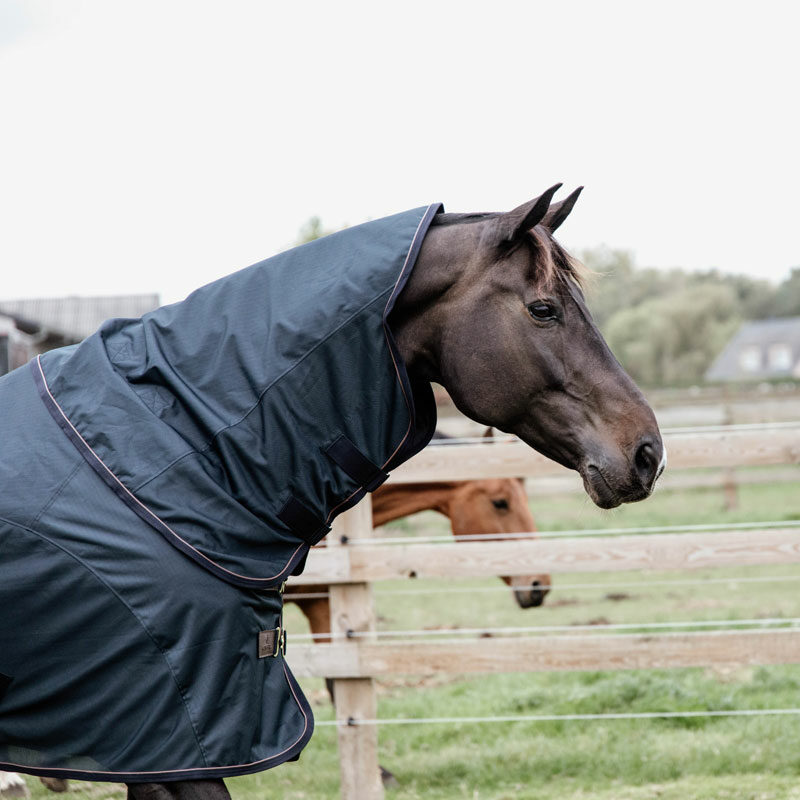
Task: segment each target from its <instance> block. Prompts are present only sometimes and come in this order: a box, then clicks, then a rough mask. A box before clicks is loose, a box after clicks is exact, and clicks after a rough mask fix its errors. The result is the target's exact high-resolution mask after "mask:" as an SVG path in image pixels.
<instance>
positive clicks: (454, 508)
mask: <svg viewBox="0 0 800 800" xmlns="http://www.w3.org/2000/svg"><path fill="white" fill-rule="evenodd" d="M446 513H447V516H448V517H450V525H451V527H452V529H453V534H454V535H455V536H457V537H460V538H463V539H468V538H469V537H470V536H480V535H482V534H504V533H508V534H512V533H528V532H531V533H532V532H533V531H535V530H536V523H535V522H534V519H533V515H532V514H531V510H530V507H529V506H528V496H527V494H526V493H525V486H524V483H523V481H522V480H521V479H520V478H490V479H487V480H475V481H463V482H461V483H457V484H454V485H453V489H452V492H451V496H450V498H449V501H448V508H447V512H446ZM493 538H496V539H498V540H500V539H502V538H503V537H502V535H500V536H497V537H493ZM532 538H535V537H532ZM503 580H504V581H505V582H506V583H507V584H508V585H509V586H510V587H511V588H512V589H513V590H514V599H515V600H516V601H517V603H518V604H519V606H520V607H521V608H532V607H534V606H540V605H542V603H543V602H544V598H545V596H546V595H547V593H548V592H549V591H550V576H549V575H547V574H542V575H515V576H513V577H507V576H503Z"/></svg>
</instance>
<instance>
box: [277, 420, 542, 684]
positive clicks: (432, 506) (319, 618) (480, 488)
mask: <svg viewBox="0 0 800 800" xmlns="http://www.w3.org/2000/svg"><path fill="white" fill-rule="evenodd" d="M434 438H435V439H439V440H443V439H447V438H448V437H447V436H445V435H444V434H441V433H438V432H437V433H436V435H435V436H434ZM486 438H491V430H487V435H486ZM419 511H437V512H438V513H440V514H442V515H444V516H445V517H447V518H448V519H449V520H450V528H451V530H452V532H453V536H455V537H457V538H460V539H465V540H468V539H469V538H470V537H475V536H481V535H484V534H503V533H513V534H519V533H527V532H530V533H531V535H532V538H535V537H533V533H534V532H535V531H536V523H535V521H534V519H533V515H532V514H531V510H530V507H529V506H528V497H527V495H526V493H525V486H524V482H523V481H522V480H521V479H519V478H490V479H482V480H472V481H430V482H426V483H390V484H385V485H383V486H381V487H379V488H378V489H376V490H375V492H373V494H372V525H373V527H375V528H377V527H380V526H381V525H386V524H387V523H388V522H392V521H394V520H396V519H401V518H402V517H407V516H409V515H411V514H416V513H417V512H419ZM498 538H499V537H498ZM502 580H503V581H504V582H505V583H507V584H508V585H509V586H510V587H511V588H512V591H513V595H514V599H515V600H516V602H517V605H518V606H519V607H520V608H535V607H538V606H541V605H542V603H544V600H545V597H546V596H547V594H548V592H549V591H550V588H551V580H550V576H549V575H546V574H541V575H528V576H515V577H509V576H502ZM328 592H329V587H328V586H326V585H323V584H312V585H305V586H304V585H296V584H293V583H292V582H291V580H290V581H289V582H288V583H287V585H286V589H285V590H284V595H283V597H284V601H285V602H289V603H295V604H296V605H297V607H298V608H299V609H300V611H301V612H302V613H303V615H304V616H305V618H306V619H307V620H308V624H309V627H310V629H311V635H312V637H313V638H314V641H316V642H327V641H328V640H329V638H330V632H331V627H330V603H329V602H328V597H327V595H328ZM331 688H332V687H331V685H330V683H329V685H328V691H329V693H330V694H331V699H333V693H332V691H331Z"/></svg>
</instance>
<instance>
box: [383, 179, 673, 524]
mask: <svg viewBox="0 0 800 800" xmlns="http://www.w3.org/2000/svg"><path fill="white" fill-rule="evenodd" d="M559 186H560V184H559V185H556V186H554V187H551V188H550V189H548V190H547V191H546V192H544V193H543V194H542V195H540V196H539V197H537V198H534V199H533V200H531V201H530V202H528V203H525V204H523V205H521V206H519V207H518V208H515V209H514V210H513V211H510V212H507V213H490V214H440V215H438V216H437V218H436V219H435V220H434V224H433V225H432V226H431V228H430V230H429V232H428V235H427V236H426V237H425V240H424V242H423V245H422V249H421V251H420V255H419V259H418V262H417V266H416V267H415V268H414V272H413V273H412V275H411V278H410V279H409V281H408V284H407V285H406V287H405V289H404V290H403V293H402V294H401V295H400V298H399V301H398V304H397V306H396V308H395V312H394V317H393V323H392V324H393V328H394V330H395V333H396V336H397V340H398V344H399V347H400V350H401V354H402V355H403V357H404V359H405V361H406V364H407V366H408V368H409V371H410V372H411V373H412V374H414V375H416V376H417V377H418V378H421V379H427V380H432V381H438V382H439V383H441V384H442V385H443V386H444V387H445V388H446V389H447V390H448V392H449V393H450V396H451V397H452V398H453V401H454V403H455V404H456V406H457V407H458V408H459V410H461V411H462V412H463V413H464V414H466V415H467V416H468V417H470V418H472V419H474V420H476V421H478V422H480V423H483V424H485V425H492V426H494V427H496V428H499V429H500V430H502V431H506V432H509V433H513V434H515V435H516V436H518V437H519V438H520V439H522V441H524V442H526V443H527V444H528V445H530V446H531V447H533V448H534V449H536V450H538V451H539V452H541V453H542V454H544V455H545V456H548V457H549V458H552V459H553V460H555V461H557V462H559V463H560V464H563V465H564V466H566V467H569V468H571V469H575V470H577V471H578V472H579V473H580V475H581V477H582V478H583V483H584V486H585V488H586V491H587V493H588V494H589V496H590V497H591V498H592V500H593V501H594V502H595V503H596V504H597V505H598V506H600V507H602V508H613V507H615V506H618V505H620V503H625V502H633V501H636V500H642V499H643V498H645V497H647V496H648V495H649V494H650V493H651V492H652V490H653V488H654V485H655V482H656V479H657V478H658V476H659V475H660V474H661V472H662V470H663V468H664V466H665V463H666V454H665V450H664V445H663V442H662V440H661V435H660V432H659V429H658V425H657V423H656V420H655V416H654V414H653V412H652V410H651V408H650V406H649V405H648V404H647V401H646V400H645V398H644V396H643V395H642V393H641V392H640V391H639V389H638V388H637V386H636V385H635V384H634V382H633V381H632V380H631V378H630V377H629V376H628V375H627V374H626V373H625V371H624V370H623V368H622V366H621V365H620V364H619V362H618V361H617V359H616V358H615V357H614V355H613V354H612V353H611V350H610V349H609V347H608V345H607V344H606V342H605V341H604V339H603V337H602V335H601V334H600V331H599V330H598V329H597V326H596V325H595V323H594V321H593V320H592V317H591V314H590V313H589V310H588V308H587V307H586V303H585V301H584V296H583V291H582V289H581V268H580V265H579V264H578V263H577V262H576V261H575V260H574V259H573V258H571V257H570V256H569V255H568V253H567V252H566V251H565V250H564V249H563V248H562V247H561V246H560V245H559V244H558V242H557V241H556V240H555V239H554V238H553V233H554V232H555V230H556V229H557V228H558V227H559V225H561V223H562V222H563V221H564V219H565V218H566V216H567V215H568V214H569V212H570V211H571V209H572V206H573V205H574V203H575V200H576V199H577V196H578V194H579V192H580V190H578V191H576V192H574V193H573V194H572V195H570V196H569V197H568V198H567V199H565V200H564V201H562V202H560V203H555V204H553V203H551V201H552V198H553V195H554V193H555V191H556V190H557V189H558V188H559Z"/></svg>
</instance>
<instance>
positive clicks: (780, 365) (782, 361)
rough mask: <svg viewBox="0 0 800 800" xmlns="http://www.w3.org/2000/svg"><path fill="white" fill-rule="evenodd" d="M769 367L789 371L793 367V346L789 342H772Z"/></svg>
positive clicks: (769, 351)
mask: <svg viewBox="0 0 800 800" xmlns="http://www.w3.org/2000/svg"><path fill="white" fill-rule="evenodd" d="M768 359H769V368H770V369H771V370H775V371H776V372H788V371H789V370H790V369H791V368H792V348H791V347H790V346H789V345H788V344H784V343H779V344H771V345H770V346H769V350H768Z"/></svg>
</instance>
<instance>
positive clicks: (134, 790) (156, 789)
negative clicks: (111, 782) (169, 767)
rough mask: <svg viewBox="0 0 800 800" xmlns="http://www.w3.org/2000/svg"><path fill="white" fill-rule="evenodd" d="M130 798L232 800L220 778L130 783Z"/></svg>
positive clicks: (143, 799)
mask: <svg viewBox="0 0 800 800" xmlns="http://www.w3.org/2000/svg"><path fill="white" fill-rule="evenodd" d="M128 800H231V796H230V794H229V793H228V789H227V788H226V786H225V784H224V783H223V782H222V780H221V779H220V778H206V779H204V780H200V781H175V782H174V783H129V784H128Z"/></svg>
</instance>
